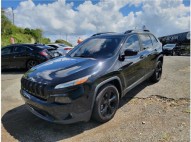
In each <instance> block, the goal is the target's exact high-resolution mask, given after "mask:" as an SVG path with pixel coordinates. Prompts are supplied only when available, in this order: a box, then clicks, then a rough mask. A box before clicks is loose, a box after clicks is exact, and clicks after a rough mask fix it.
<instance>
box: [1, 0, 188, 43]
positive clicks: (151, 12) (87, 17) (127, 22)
mask: <svg viewBox="0 0 191 142" xmlns="http://www.w3.org/2000/svg"><path fill="white" fill-rule="evenodd" d="M2 7H3V8H4V9H5V10H6V13H7V15H8V16H9V17H10V18H11V7H13V9H14V13H15V24H16V25H17V26H20V27H28V28H41V29H42V30H43V31H44V35H45V36H46V37H49V38H51V40H52V41H54V40H55V39H57V38H64V39H65V38H66V36H65V35H66V34H67V35H68V36H67V37H68V40H69V41H70V42H72V43H73V44H76V40H77V38H78V37H81V38H84V39H85V38H87V37H88V36H90V35H91V34H93V33H97V32H106V31H112V32H124V31H126V30H129V29H134V28H135V27H137V28H141V27H142V26H143V25H145V26H146V27H147V28H148V29H149V30H150V31H151V32H152V33H154V34H155V35H157V36H163V35H169V34H175V33H180V32H185V31H189V29H190V28H189V26H190V10H189V9H190V8H189V7H190V1H189V0H184V1H183V0H93V1H84V0H67V1H66V0H36V1H35V0H34V1H32V0H26V1H21V0H15V1H14V0H12V1H10V0H9V1H5V0H3V1H2ZM71 35H72V36H71Z"/></svg>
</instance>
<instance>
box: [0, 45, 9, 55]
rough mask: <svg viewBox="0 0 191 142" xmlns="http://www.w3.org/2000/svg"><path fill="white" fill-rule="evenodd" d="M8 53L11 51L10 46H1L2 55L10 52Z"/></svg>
mask: <svg viewBox="0 0 191 142" xmlns="http://www.w3.org/2000/svg"><path fill="white" fill-rule="evenodd" d="M10 53H11V48H10V47H6V48H3V49H2V50H1V54H2V55H6V54H10Z"/></svg>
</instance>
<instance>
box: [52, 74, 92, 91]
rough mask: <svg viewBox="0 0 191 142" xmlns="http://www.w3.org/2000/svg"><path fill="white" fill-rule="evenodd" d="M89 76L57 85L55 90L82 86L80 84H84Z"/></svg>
mask: <svg viewBox="0 0 191 142" xmlns="http://www.w3.org/2000/svg"><path fill="white" fill-rule="evenodd" d="M90 76H91V75H88V76H85V77H82V78H79V79H76V80H73V81H70V82H66V83H62V84H58V85H56V87H55V89H60V88H66V87H70V86H74V85H79V84H82V83H84V82H86V81H87V80H88V78H89V77H90Z"/></svg>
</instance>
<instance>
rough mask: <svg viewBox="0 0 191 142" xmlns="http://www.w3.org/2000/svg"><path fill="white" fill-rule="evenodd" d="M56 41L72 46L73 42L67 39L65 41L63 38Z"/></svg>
mask: <svg viewBox="0 0 191 142" xmlns="http://www.w3.org/2000/svg"><path fill="white" fill-rule="evenodd" d="M55 43H63V44H65V45H68V46H72V44H71V43H69V42H67V41H65V40H63V39H57V40H56V41H55Z"/></svg>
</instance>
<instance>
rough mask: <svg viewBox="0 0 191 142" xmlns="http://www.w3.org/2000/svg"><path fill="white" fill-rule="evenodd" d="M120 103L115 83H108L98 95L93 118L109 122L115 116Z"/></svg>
mask: <svg viewBox="0 0 191 142" xmlns="http://www.w3.org/2000/svg"><path fill="white" fill-rule="evenodd" d="M118 105H119V93H118V90H117V88H116V87H115V86H114V85H111V84H108V85H106V86H105V87H103V88H102V89H101V91H100V92H99V94H98V95H97V97H96V100H95V105H94V109H93V113H92V117H93V119H95V120H96V121H99V122H102V123H103V122H107V121H109V120H111V119H112V118H113V116H114V115H115V113H116V111H117V109H118Z"/></svg>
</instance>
